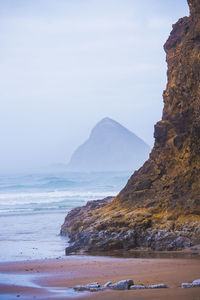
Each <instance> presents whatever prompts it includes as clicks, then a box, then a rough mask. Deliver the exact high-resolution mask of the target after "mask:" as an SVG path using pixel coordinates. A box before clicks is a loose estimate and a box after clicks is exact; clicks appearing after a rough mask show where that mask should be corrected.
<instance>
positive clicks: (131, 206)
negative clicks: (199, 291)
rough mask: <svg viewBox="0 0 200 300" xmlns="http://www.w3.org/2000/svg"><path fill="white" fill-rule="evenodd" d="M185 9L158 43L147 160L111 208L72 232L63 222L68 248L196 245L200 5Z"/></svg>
mask: <svg viewBox="0 0 200 300" xmlns="http://www.w3.org/2000/svg"><path fill="white" fill-rule="evenodd" d="M188 4H189V7H190V16H189V17H184V18H182V19H180V20H179V21H178V22H177V23H176V24H175V25H173V30H172V32H171V34H170V37H169V39H168V40H167V42H166V43H165V45H164V49H165V51H166V55H167V56H166V57H167V64H168V72H167V76H168V83H167V87H166V90H165V91H164V93H163V98H164V109H163V116H162V120H161V121H159V122H158V123H157V124H156V125H155V132H154V137H155V144H154V148H153V150H152V152H151V154H150V158H149V159H148V160H147V161H146V163H145V164H144V165H143V166H142V168H140V169H139V170H138V171H136V172H135V173H134V174H133V175H132V177H131V178H130V179H129V181H128V183H127V185H126V186H125V188H124V189H123V190H122V191H121V192H120V193H119V195H118V196H117V197H116V198H115V199H114V200H113V201H112V202H111V203H109V204H107V205H105V206H103V207H102V208H98V209H96V210H94V211H92V213H90V215H88V214H87V213H86V214H84V215H83V216H82V217H81V218H80V219H79V226H78V227H77V226H76V225H77V223H76V221H74V222H71V225H70V226H69V227H68V228H67V230H66V231H65V232H68V234H69V237H70V238H71V241H73V242H75V244H74V245H75V246H76V250H77V249H85V250H87V251H88V250H108V249H130V248H135V247H151V248H152V249H156V250H164V249H166V250H171V249H179V248H183V247H186V246H188V245H190V244H195V243H198V242H200V176H199V175H200V1H199V0H188ZM83 234H84V235H86V236H87V239H86V240H87V242H84V243H83V242H82V243H81V242H80V237H81V236H82V235H83ZM74 249H75V248H74Z"/></svg>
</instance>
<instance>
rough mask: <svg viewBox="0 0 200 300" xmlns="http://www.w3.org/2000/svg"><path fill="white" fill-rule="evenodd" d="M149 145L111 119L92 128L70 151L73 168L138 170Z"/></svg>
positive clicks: (83, 169)
mask: <svg viewBox="0 0 200 300" xmlns="http://www.w3.org/2000/svg"><path fill="white" fill-rule="evenodd" d="M149 152H150V147H149V146H148V145H147V144H146V143H145V142H144V141H143V140H142V139H140V138H139V137H137V136H136V135H135V134H134V133H133V132H131V131H130V130H128V129H127V128H125V127H124V126H122V125H121V124H120V123H118V122H116V121H114V120H112V119H111V118H108V117H106V118H104V119H102V120H101V121H100V122H98V123H97V124H96V126H95V127H94V128H93V129H92V131H91V134H90V136H89V139H88V140H87V141H86V142H85V143H84V144H83V145H81V146H80V147H79V148H77V149H76V151H75V152H74V153H73V155H72V158H71V161H70V162H69V164H68V169H69V170H72V171H95V172H98V171H116V170H117V171H129V170H135V169H138V168H139V167H140V166H141V165H142V164H143V163H144V161H145V159H146V158H147V157H148V154H149Z"/></svg>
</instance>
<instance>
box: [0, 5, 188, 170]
mask: <svg viewBox="0 0 200 300" xmlns="http://www.w3.org/2000/svg"><path fill="white" fill-rule="evenodd" d="M185 15H188V6H187V1H186V0H176V1H174V0H167V1H166V0H140V1H138V0H137V1H136V0H0V45H1V46H0V137H1V144H0V171H3V170H28V169H32V168H41V169H42V168H45V167H46V166H48V165H51V164H55V163H67V162H68V161H69V159H70V157H71V155H72V153H73V151H74V150H75V149H76V148H77V146H79V145H80V144H82V143H83V142H84V141H85V140H86V139H87V138H88V136H89V133H90V131H91V129H92V127H93V126H94V125H95V124H96V123H97V122H98V121H100V120H101V119H102V118H104V117H110V118H112V119H114V120H116V121H118V122H119V123H121V124H122V125H124V126H125V127H127V128H128V129H129V130H131V131H132V132H134V133H135V134H137V135H138V136H139V137H140V138H142V139H143V140H144V141H145V142H147V143H148V144H149V145H150V146H153V143H154V139H153V131H154V124H155V123H156V122H157V121H158V120H160V119H161V116H162V108H163V99H162V92H163V90H164V89H165V86H166V68H167V66H166V62H165V53H164V50H163V44H164V43H165V41H166V40H167V38H168V36H169V33H170V31H171V29H172V24H174V23H175V22H176V21H177V20H178V19H179V18H180V17H183V16H185Z"/></svg>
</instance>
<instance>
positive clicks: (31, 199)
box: [0, 191, 113, 206]
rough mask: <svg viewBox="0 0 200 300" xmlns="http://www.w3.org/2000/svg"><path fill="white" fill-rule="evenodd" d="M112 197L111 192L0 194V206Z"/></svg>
mask: <svg viewBox="0 0 200 300" xmlns="http://www.w3.org/2000/svg"><path fill="white" fill-rule="evenodd" d="M111 195H113V192H90V191H88V192H77V191H75V192H73V191H53V192H42V193H41V192H40V193H37V192H36V193H5V194H0V206H1V205H21V204H31V203H32V204H33V203H51V202H60V201H64V200H67V199H72V200H81V199H83V200H85V201H88V200H93V199H102V198H104V197H107V196H111Z"/></svg>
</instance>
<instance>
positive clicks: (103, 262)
mask: <svg viewBox="0 0 200 300" xmlns="http://www.w3.org/2000/svg"><path fill="white" fill-rule="evenodd" d="M0 273H1V275H0V276H1V285H0V299H5V300H6V299H17V298H19V299H111V300H112V299H137V300H140V299H141V300H142V299H152V300H156V299H159V300H160V299H163V300H165V299H166V300H167V299H171V300H177V299H180V300H190V299H191V300H199V299H200V288H198V287H196V288H181V283H183V282H192V281H193V280H195V279H198V278H199V277H200V259H199V256H196V257H194V258H161V259H159V258H157V259H155V258H116V257H103V256H87V255H84V256H83V255H80V256H79V255H77V256H66V258H57V259H46V260H32V261H29V260H27V261H21V262H19V261H18V262H5V263H0ZM122 279H133V281H134V284H144V285H151V284H158V283H165V284H166V285H167V286H168V287H169V288H166V289H155V290H149V289H147V290H128V291H116V290H110V289H107V290H105V291H100V292H75V291H74V290H73V287H74V286H75V285H86V284H88V283H90V282H94V281H97V282H98V283H99V284H104V283H106V282H108V281H111V282H112V283H114V282H117V281H119V280H122Z"/></svg>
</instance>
